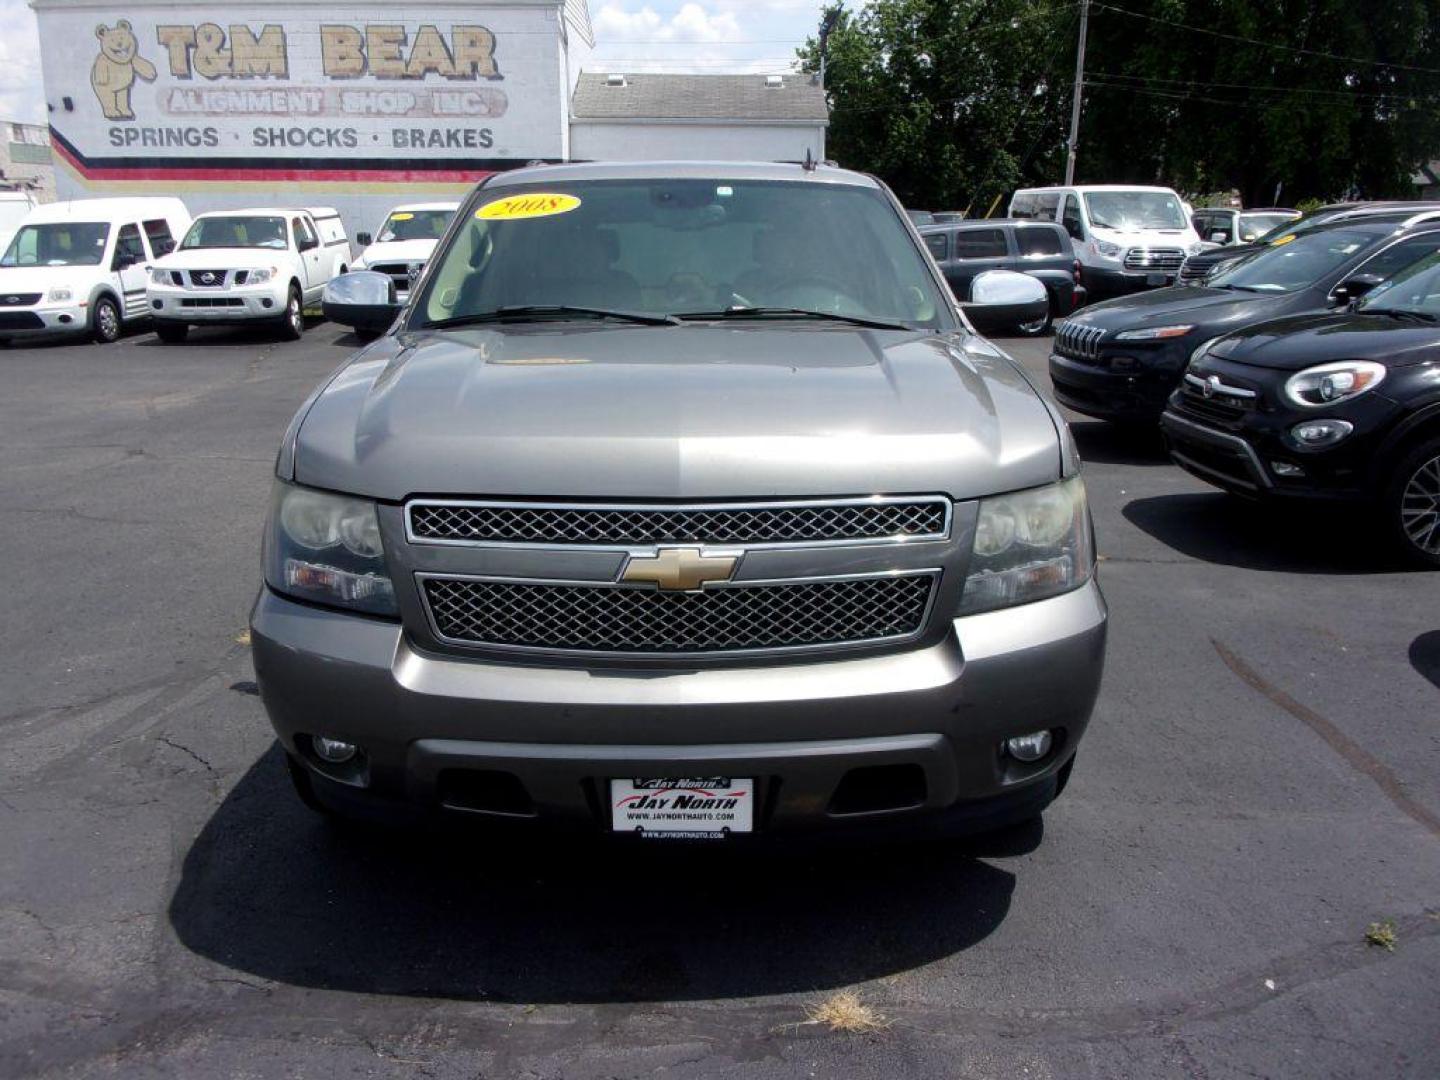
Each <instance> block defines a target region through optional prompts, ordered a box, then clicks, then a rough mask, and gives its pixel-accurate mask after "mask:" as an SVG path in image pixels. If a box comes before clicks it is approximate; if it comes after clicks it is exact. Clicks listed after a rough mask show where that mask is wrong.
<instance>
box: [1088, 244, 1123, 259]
mask: <svg viewBox="0 0 1440 1080" xmlns="http://www.w3.org/2000/svg"><path fill="white" fill-rule="evenodd" d="M1090 250H1092V251H1093V252H1095V254H1096V255H1103V256H1104V257H1105V258H1107V259H1118V258H1119V257H1120V245H1119V244H1112V243H1110V241H1109V240H1091V241H1090Z"/></svg>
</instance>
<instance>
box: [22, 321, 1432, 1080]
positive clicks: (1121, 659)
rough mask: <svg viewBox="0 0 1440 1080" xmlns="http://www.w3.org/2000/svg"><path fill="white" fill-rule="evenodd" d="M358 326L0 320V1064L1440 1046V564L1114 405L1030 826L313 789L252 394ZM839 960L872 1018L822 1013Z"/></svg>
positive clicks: (549, 1071)
mask: <svg viewBox="0 0 1440 1080" xmlns="http://www.w3.org/2000/svg"><path fill="white" fill-rule="evenodd" d="M353 344H354V343H353V339H352V338H351V337H350V335H349V334H348V333H347V332H345V331H343V330H342V329H341V328H339V327H336V326H334V325H331V324H325V323H321V324H318V325H313V326H311V328H310V329H309V331H308V332H307V334H306V335H305V337H304V339H303V340H301V341H300V342H295V343H285V344H280V343H275V342H272V341H269V340H267V339H266V338H264V337H263V336H260V335H252V334H246V333H235V332H228V331H207V332H202V333H197V334H195V335H194V336H193V337H192V339H191V341H190V342H189V343H188V344H187V345H185V346H181V347H173V346H169V347H167V346H163V345H161V344H160V343H159V342H158V340H157V339H156V338H155V337H154V336H153V335H151V334H148V333H147V334H138V335H133V336H130V337H128V338H126V339H125V340H124V341H123V342H121V343H120V344H119V345H117V346H112V347H105V348H102V347H98V346H92V345H59V346H54V347H34V348H23V349H22V348H8V349H0V385H3V387H4V391H3V393H0V506H3V508H4V509H3V513H0V540H3V545H4V548H5V551H6V555H7V557H6V558H5V560H4V562H3V567H4V569H3V586H4V587H3V597H4V600H3V602H0V687H3V691H4V693H3V698H0V823H3V828H0V865H3V866H4V867H5V872H4V873H3V874H0V1075H3V1076H7V1077H17V1076H57V1077H58V1076H66V1077H69V1076H110V1075H127V1076H128V1075H137V1076H182V1077H201V1076H217V1077H222V1076H223V1077H232V1076H235V1077H238V1076H246V1077H272V1076H273V1077H280V1076H286V1077H291V1076H295V1077H312V1076H313V1077H336V1076H397V1077H398V1076H406V1077H412V1076H426V1077H465V1078H480V1077H486V1078H509V1077H537V1078H538V1077H544V1078H550V1077H565V1078H574V1077H591V1076H594V1077H639V1076H675V1077H739V1076H744V1077H747V1078H748V1077H770V1076H774V1077H816V1076H818V1077H828V1076H847V1077H848V1076H857V1077H876V1078H893V1077H911V1076H913V1077H922V1076H923V1077H946V1078H970V1077H1019V1076H1025V1077H1033V1078H1042V1080H1043V1078H1050V1077H1055V1078H1069V1077H1093V1078H1108V1077H1120V1076H1133V1077H1146V1078H1160V1077H1208V1078H1218V1077H1239V1076H1247V1077H1250V1076H1260V1077H1307V1078H1314V1077H1396V1076H1406V1077H1434V1076H1437V1075H1440V768H1437V765H1440V575H1437V574H1424V573H1416V572H1411V571H1409V570H1407V569H1405V568H1404V567H1403V566H1399V565H1396V564H1395V563H1394V562H1393V561H1391V560H1390V558H1389V557H1388V556H1387V555H1386V554H1384V553H1383V551H1382V550H1381V549H1380V548H1379V546H1378V544H1377V542H1376V540H1375V538H1374V536H1373V535H1372V534H1371V533H1370V532H1369V531H1368V530H1367V529H1366V528H1365V527H1364V526H1363V524H1362V523H1359V522H1357V521H1355V520H1354V519H1353V517H1348V518H1347V517H1335V516H1326V515H1298V514H1286V513H1272V512H1261V511H1259V510H1255V509H1252V508H1249V507H1247V506H1245V505H1243V504H1241V503H1238V502H1236V501H1234V500H1232V499H1230V498H1228V497H1226V496H1223V495H1221V494H1219V493H1216V492H1214V491H1212V490H1211V489H1209V488H1207V487H1205V486H1204V485H1203V484H1201V483H1199V482H1198V481H1195V480H1193V479H1191V478H1189V477H1187V476H1185V475H1184V474H1182V473H1181V472H1179V471H1178V470H1177V469H1175V468H1173V467H1171V466H1170V465H1169V464H1168V463H1167V462H1166V460H1165V458H1164V456H1163V454H1162V453H1161V451H1160V448H1159V446H1158V443H1157V442H1155V441H1152V440H1150V439H1148V438H1146V437H1143V436H1137V435H1134V434H1125V433H1117V432H1115V431H1112V430H1110V429H1108V428H1106V427H1105V426H1104V425H1100V424H1096V423H1088V422H1077V423H1076V424H1075V433H1076V437H1077V440H1078V442H1079V445H1080V448H1081V452H1082V455H1083V457H1084V458H1085V459H1086V462H1087V473H1086V475H1087V481H1088V485H1089V491H1090V496H1091V500H1092V504H1093V507H1094V513H1095V518H1096V526H1097V532H1098V536H1099V544H1100V550H1101V552H1102V558H1103V559H1104V562H1103V563H1102V566H1101V581H1102V584H1103V587H1104V589H1105V593H1106V595H1107V597H1108V599H1109V602H1110V605H1111V611H1112V622H1111V639H1110V653H1109V664H1108V668H1107V671H1106V677H1105V686H1104V690H1103V692H1102V696H1101V700H1100V704H1099V706H1098V710H1097V713H1096V717H1095V721H1094V723H1093V724H1092V727H1091V730H1090V734H1089V736H1088V737H1087V741H1086V743H1085V744H1084V745H1083V747H1082V749H1081V753H1080V757H1079V761H1078V765H1077V768H1076V771H1075V774H1074V780H1073V782H1072V784H1071V786H1070V788H1069V790H1068V791H1067V792H1066V794H1065V796H1064V797H1063V798H1062V799H1061V800H1060V802H1059V803H1057V804H1056V805H1055V806H1054V807H1053V808H1052V809H1051V811H1050V812H1049V813H1048V814H1047V815H1046V817H1045V820H1044V823H1043V826H1036V827H1033V828H1024V829H1019V830H1012V831H1011V832H1009V833H1006V834H1004V835H1002V836H1000V837H996V838H990V839H982V840H976V841H969V842H963V843H960V842H951V843H946V844H939V845H937V844H927V845H920V846H915V845H897V846H894V847H890V848H885V849H867V850H865V851H864V852H862V853H857V852H849V851H839V852H801V853H784V854H762V855H755V856H750V855H744V856H741V855H736V854H735V853H733V852H729V851H725V850H721V849H717V848H714V847H700V848H689V849H685V850H681V851H677V850H673V849H670V848H667V849H665V850H663V851H658V852H656V851H651V850H649V849H644V850H641V851H638V852H620V853H617V852H615V851H613V850H611V849H593V848H579V849H577V848H573V847H551V846H548V845H533V844H532V845H527V846H525V847H515V846H510V845H501V844H497V843H496V842H495V841H493V840H490V839H489V838H482V837H476V836H472V835H467V834H464V833H459V834H452V833H446V834H444V835H441V836H437V837H431V838H424V837H419V838H417V837H413V836H402V837H394V836H388V835H382V836H378V837H376V836H369V835H366V834H364V833H355V832H348V831H341V832H337V831H334V830H331V829H329V828H327V827H326V826H325V825H323V824H321V823H320V822H319V821H318V820H317V819H315V818H313V817H312V816H311V815H310V814H309V813H308V812H307V811H305V810H304V809H303V808H302V807H301V806H300V804H299V803H298V802H297V801H296V800H295V799H294V797H293V796H292V794H291V792H290V789H289V785H288V782H287V781H286V779H285V777H284V775H283V770H282V762H281V755H280V753H279V751H278V750H277V749H276V747H275V745H274V742H273V740H272V737H271V733H270V729H269V725H268V723H267V722H266V720H265V717H264V714H263V711H262V709H261V706H260V702H259V699H258V698H257V697H256V696H255V692H254V684H253V681H252V680H253V673H252V671H251V667H250V659H249V653H248V649H247V644H246V640H245V636H244V633H243V631H244V628H245V621H246V616H247V613H248V608H249V604H250V602H251V600H252V598H253V596H254V592H255V588H256V585H257V582H258V575H259V566H258V544H259V534H260V521H261V515H262V513H263V507H264V504H265V501H266V496H267V492H268V489H269V474H270V470H271V463H272V460H273V456H274V452H275V448H276V445H277V443H278V440H279V437H280V435H281V433H282V431H283V429H284V427H285V424H286V422H287V421H288V420H289V418H290V415H291V413H292V412H293V410H294V409H295V407H296V406H297V405H298V404H299V403H300V401H301V400H302V399H303V398H304V397H305V395H306V394H307V393H308V392H309V390H310V388H311V387H312V386H313V385H314V384H315V383H316V382H318V381H319V380H320V379H321V378H322V377H323V376H324V375H325V374H326V373H327V372H328V371H330V370H331V369H332V368H333V367H334V366H335V365H337V364H338V363H340V362H341V360H343V359H344V357H345V355H346V354H347V352H348V350H349V349H350V348H351V347H353ZM1002 344H1003V345H1005V346H1006V347H1007V348H1009V349H1011V351H1012V352H1013V354H1014V355H1016V357H1017V358H1019V359H1021V360H1022V362H1023V363H1025V365H1026V366H1027V367H1028V368H1029V369H1030V370H1032V371H1035V372H1039V373H1042V374H1043V371H1044V355H1045V347H1046V344H1047V343H1046V342H1045V341H1007V342H1002ZM1386 921H1388V922H1389V923H1391V924H1393V928H1394V932H1395V936H1396V941H1395V944H1394V948H1393V951H1391V950H1387V949H1385V948H1383V947H1378V946H1374V945H1367V943H1366V940H1365V935H1366V930H1367V928H1368V927H1369V926H1370V925H1371V924H1372V923H1379V922H1386ZM845 989H851V990H854V991H856V992H857V993H858V994H859V995H860V996H861V998H862V999H863V1001H865V1002H866V1003H868V1004H869V1005H871V1006H872V1007H873V1008H874V1009H875V1010H877V1011H878V1013H879V1014H880V1015H881V1016H883V1017H884V1018H885V1020H886V1021H887V1022H888V1026H886V1027H884V1028H883V1029H882V1030H880V1031H878V1032H873V1033H870V1034H862V1035H852V1034H837V1033H833V1032H830V1031H829V1030H826V1029H825V1028H823V1027H821V1026H820V1025H816V1024H809V1023H805V1020H806V1016H807V1007H808V1006H810V1005H812V1004H813V1003H815V1002H818V1001H820V1000H822V999H824V998H826V997H827V996H829V995H831V994H833V993H834V992H836V991H839V990H845Z"/></svg>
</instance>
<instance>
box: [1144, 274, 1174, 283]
mask: <svg viewBox="0 0 1440 1080" xmlns="http://www.w3.org/2000/svg"><path fill="white" fill-rule="evenodd" d="M1145 284H1146V285H1169V284H1170V275H1169V274H1146V275H1145Z"/></svg>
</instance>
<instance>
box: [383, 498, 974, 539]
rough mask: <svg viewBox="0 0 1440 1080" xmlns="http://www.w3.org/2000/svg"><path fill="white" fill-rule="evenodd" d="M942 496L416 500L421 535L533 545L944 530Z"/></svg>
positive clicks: (414, 515) (413, 521)
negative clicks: (695, 501) (504, 502)
mask: <svg viewBox="0 0 1440 1080" xmlns="http://www.w3.org/2000/svg"><path fill="white" fill-rule="evenodd" d="M945 515H946V505H945V503H944V502H943V501H940V500H929V501H924V502H920V501H916V502H895V503H859V504H836V505H831V506H780V505H777V506H774V507H765V506H757V507H745V508H739V509H718V508H717V509H705V508H700V509H684V510H655V509H638V508H637V509H613V508H607V509H587V508H585V507H573V506H570V507H520V506H477V505H462V506H450V505H442V504H438V503H414V504H412V505H411V506H410V528H411V531H412V533H413V534H414V536H415V537H416V539H419V540H462V541H471V542H475V543H484V542H487V541H488V542H492V543H493V542H505V543H539V544H673V543H708V544H780V543H814V542H824V541H834V540H879V539H888V538H891V537H897V536H943V535H944V533H945V525H946V521H945Z"/></svg>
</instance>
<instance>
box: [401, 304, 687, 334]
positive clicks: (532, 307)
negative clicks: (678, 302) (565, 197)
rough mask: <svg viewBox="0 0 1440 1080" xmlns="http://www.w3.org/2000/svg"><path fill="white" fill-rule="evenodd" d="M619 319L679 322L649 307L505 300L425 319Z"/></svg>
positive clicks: (435, 322)
mask: <svg viewBox="0 0 1440 1080" xmlns="http://www.w3.org/2000/svg"><path fill="white" fill-rule="evenodd" d="M570 318H579V319H617V320H619V321H621V322H631V323H640V324H641V325H643V326H679V325H680V320H679V319H677V318H676V317H675V316H674V315H652V314H650V313H649V312H645V311H617V310H614V309H612V308H596V307H575V306H572V305H570V304H505V305H503V306H501V307H498V308H496V309H495V310H494V311H476V312H473V313H471V314H469V315H452V316H451V317H450V318H448V319H431V320H430V321H429V322H426V323H422V324H421V326H422V327H423V328H424V329H426V330H443V329H445V328H446V327H450V326H470V325H473V324H475V323H495V322H540V321H541V320H543V319H570Z"/></svg>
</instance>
